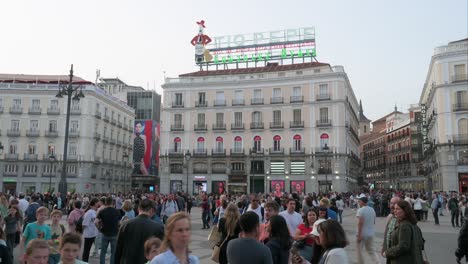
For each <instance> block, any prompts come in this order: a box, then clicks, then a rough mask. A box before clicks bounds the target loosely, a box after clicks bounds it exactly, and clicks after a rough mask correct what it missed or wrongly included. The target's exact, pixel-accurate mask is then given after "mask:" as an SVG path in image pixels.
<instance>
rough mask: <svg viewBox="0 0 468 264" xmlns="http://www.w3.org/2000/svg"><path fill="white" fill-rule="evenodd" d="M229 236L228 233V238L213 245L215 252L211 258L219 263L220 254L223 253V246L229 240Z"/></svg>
mask: <svg viewBox="0 0 468 264" xmlns="http://www.w3.org/2000/svg"><path fill="white" fill-rule="evenodd" d="M228 238H229V234H227V236H226V238H225V239H224V240H223V242H222V243H221V244H216V245H214V247H213V253H211V260H212V261H214V262H216V263H219V254H220V253H221V248H222V247H223V245H224V243H225V242H226V241H227V239H228Z"/></svg>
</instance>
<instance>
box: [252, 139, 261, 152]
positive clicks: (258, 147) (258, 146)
mask: <svg viewBox="0 0 468 264" xmlns="http://www.w3.org/2000/svg"><path fill="white" fill-rule="evenodd" d="M261 149H262V137H260V136H255V137H254V147H253V151H254V152H260V151H261Z"/></svg>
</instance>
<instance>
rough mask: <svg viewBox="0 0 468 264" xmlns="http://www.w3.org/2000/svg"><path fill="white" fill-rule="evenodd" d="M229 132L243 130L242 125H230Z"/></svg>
mask: <svg viewBox="0 0 468 264" xmlns="http://www.w3.org/2000/svg"><path fill="white" fill-rule="evenodd" d="M231 130H244V123H231Z"/></svg>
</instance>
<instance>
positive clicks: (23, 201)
mask: <svg viewBox="0 0 468 264" xmlns="http://www.w3.org/2000/svg"><path fill="white" fill-rule="evenodd" d="M19 198H20V199H19V201H18V209H20V211H21V212H23V215H24V212H26V209H27V208H28V206H29V203H28V201H26V199H24V194H23V193H20V194H19Z"/></svg>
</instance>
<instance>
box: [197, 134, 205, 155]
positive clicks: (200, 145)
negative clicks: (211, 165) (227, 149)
mask: <svg viewBox="0 0 468 264" xmlns="http://www.w3.org/2000/svg"><path fill="white" fill-rule="evenodd" d="M204 149H205V138H204V137H199V138H197V152H202V151H203V150H204Z"/></svg>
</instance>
